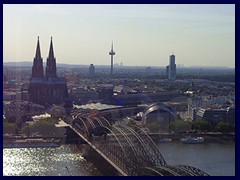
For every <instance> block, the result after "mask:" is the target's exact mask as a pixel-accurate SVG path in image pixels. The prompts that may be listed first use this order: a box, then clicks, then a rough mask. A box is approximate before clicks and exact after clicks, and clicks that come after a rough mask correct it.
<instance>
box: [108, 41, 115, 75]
mask: <svg viewBox="0 0 240 180" xmlns="http://www.w3.org/2000/svg"><path fill="white" fill-rule="evenodd" d="M109 55H110V56H111V74H113V56H114V55H115V52H114V51H113V42H112V49H111V51H110V52H109Z"/></svg>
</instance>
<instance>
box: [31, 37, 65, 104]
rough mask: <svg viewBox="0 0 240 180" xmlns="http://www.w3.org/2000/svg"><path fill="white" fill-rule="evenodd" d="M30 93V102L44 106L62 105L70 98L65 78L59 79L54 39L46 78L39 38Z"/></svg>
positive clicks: (47, 64) (48, 59) (51, 44)
mask: <svg viewBox="0 0 240 180" xmlns="http://www.w3.org/2000/svg"><path fill="white" fill-rule="evenodd" d="M28 93H29V101H31V102H33V103H36V104H41V105H44V106H51V105H53V104H62V103H64V99H65V98H66V97H68V92H67V83H66V80H65V78H63V77H57V68H56V58H55V57H54V51H53V43H52V37H51V42H50V49H49V55H48V58H47V62H46V70H45V76H44V70H43V59H42V57H41V50H40V43H39V37H38V41H37V49H36V54H35V57H34V60H33V66H32V76H31V78H30V82H29V89H28Z"/></svg>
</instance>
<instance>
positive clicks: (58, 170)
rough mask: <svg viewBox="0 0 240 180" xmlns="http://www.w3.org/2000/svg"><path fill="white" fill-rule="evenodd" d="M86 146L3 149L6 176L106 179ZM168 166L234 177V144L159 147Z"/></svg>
mask: <svg viewBox="0 0 240 180" xmlns="http://www.w3.org/2000/svg"><path fill="white" fill-rule="evenodd" d="M84 146H86V145H80V146H79V147H78V146H76V145H62V146H60V147H57V148H11V149H3V175H5V176H103V175H106V174H105V173H103V172H101V171H100V170H99V169H98V168H97V166H96V165H95V163H93V162H92V161H91V160H86V159H85V158H84V157H83V154H84V153H86V152H85V151H86V148H85V147H84ZM157 146H158V148H159V149H160V152H161V153H162V155H163V157H164V159H165V160H166V162H167V164H168V165H191V166H194V167H197V168H199V169H201V170H203V171H205V172H207V173H208V174H209V175H211V176H234V175H235V143H234V142H222V143H204V144H181V143H179V142H171V143H159V144H157Z"/></svg>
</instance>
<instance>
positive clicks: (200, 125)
mask: <svg viewBox="0 0 240 180" xmlns="http://www.w3.org/2000/svg"><path fill="white" fill-rule="evenodd" d="M193 129H196V130H201V131H209V130H210V127H209V123H208V121H205V120H199V121H195V122H194V123H193Z"/></svg>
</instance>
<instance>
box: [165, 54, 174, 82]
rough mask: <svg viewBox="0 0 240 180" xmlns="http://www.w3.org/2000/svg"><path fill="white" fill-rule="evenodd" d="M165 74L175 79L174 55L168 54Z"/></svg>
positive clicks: (170, 78)
mask: <svg viewBox="0 0 240 180" xmlns="http://www.w3.org/2000/svg"><path fill="white" fill-rule="evenodd" d="M166 74H167V77H168V79H169V80H175V79H176V64H175V55H173V54H172V55H170V58H169V65H168V66H166Z"/></svg>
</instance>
